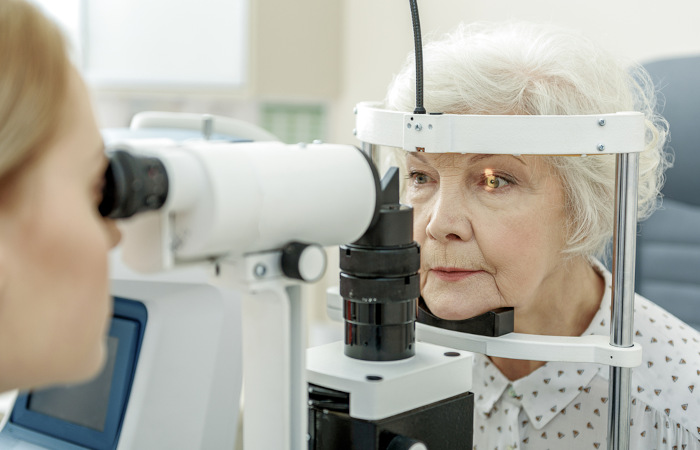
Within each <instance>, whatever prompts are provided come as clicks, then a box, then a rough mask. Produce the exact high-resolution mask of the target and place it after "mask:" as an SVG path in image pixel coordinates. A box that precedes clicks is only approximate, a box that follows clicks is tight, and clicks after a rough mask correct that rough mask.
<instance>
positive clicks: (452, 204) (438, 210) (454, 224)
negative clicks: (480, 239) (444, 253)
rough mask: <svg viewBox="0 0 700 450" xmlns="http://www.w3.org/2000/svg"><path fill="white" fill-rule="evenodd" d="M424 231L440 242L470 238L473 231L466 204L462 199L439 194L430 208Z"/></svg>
mask: <svg viewBox="0 0 700 450" xmlns="http://www.w3.org/2000/svg"><path fill="white" fill-rule="evenodd" d="M426 232H427V234H428V236H429V237H432V238H433V239H436V240H438V241H441V242H449V241H468V240H470V239H471V238H472V237H473V235H474V233H473V230H472V225H471V221H470V220H469V211H468V209H467V206H466V205H465V204H464V202H463V201H456V199H451V198H450V196H446V195H440V196H439V197H438V198H437V199H436V201H435V203H434V204H433V206H432V208H431V210H430V218H429V220H428V225H427V227H426Z"/></svg>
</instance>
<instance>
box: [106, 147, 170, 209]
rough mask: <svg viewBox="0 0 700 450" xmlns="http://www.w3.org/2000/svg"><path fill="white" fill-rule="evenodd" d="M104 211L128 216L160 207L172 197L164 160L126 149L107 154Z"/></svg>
mask: <svg viewBox="0 0 700 450" xmlns="http://www.w3.org/2000/svg"><path fill="white" fill-rule="evenodd" d="M107 156H108V158H109V165H108V166H107V171H106V172H105V185H104V188H103V190H102V202H101V203H100V206H99V211H100V214H101V215H102V216H103V217H109V218H111V219H125V218H127V217H131V216H133V215H134V214H136V213H139V212H142V211H148V210H157V209H160V208H161V207H162V206H163V204H165V201H166V200H167V198H168V173H167V172H166V169H165V166H164V165H163V162H162V161H161V160H159V159H158V158H154V157H150V156H140V155H133V154H131V153H129V152H128V151H125V150H113V151H110V152H109V153H108V154H107Z"/></svg>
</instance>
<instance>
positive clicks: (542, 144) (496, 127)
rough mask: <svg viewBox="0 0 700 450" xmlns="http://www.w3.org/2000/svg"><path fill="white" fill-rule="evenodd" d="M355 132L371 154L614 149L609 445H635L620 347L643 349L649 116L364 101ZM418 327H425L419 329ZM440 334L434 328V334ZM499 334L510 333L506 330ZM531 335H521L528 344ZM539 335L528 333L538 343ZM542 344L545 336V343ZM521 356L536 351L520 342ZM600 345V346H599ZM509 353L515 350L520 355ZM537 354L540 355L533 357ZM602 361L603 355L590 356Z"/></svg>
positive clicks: (486, 346)
mask: <svg viewBox="0 0 700 450" xmlns="http://www.w3.org/2000/svg"><path fill="white" fill-rule="evenodd" d="M355 114H356V116H357V117H356V123H357V128H356V129H355V134H356V136H357V137H358V138H359V139H360V140H361V141H362V142H363V144H362V148H363V150H365V151H366V152H367V153H369V154H370V155H372V153H373V151H374V148H375V146H377V145H385V146H392V147H399V148H403V149H404V150H407V151H417V152H428V153H486V154H513V155H525V154H527V155H570V156H587V155H598V154H615V155H616V166H617V170H616V179H615V185H616V195H615V228H614V237H613V252H614V253H613V268H612V273H613V288H612V323H611V332H610V338H609V349H608V350H607V351H606V352H603V353H607V354H609V356H611V360H612V361H613V362H614V364H612V365H611V366H610V399H611V401H610V403H609V417H610V421H609V427H608V448H609V449H628V448H629V436H630V430H629V423H630V401H631V388H630V382H631V370H630V364H631V363H632V362H637V364H638V363H639V362H641V361H640V359H639V357H640V355H636V356H634V357H630V360H629V361H625V360H623V359H616V358H615V357H614V355H615V354H618V350H621V349H624V350H625V351H626V350H627V349H630V353H634V352H637V353H638V352H639V351H641V348H639V345H638V344H634V342H633V341H632V332H633V331H632V330H633V321H634V264H635V246H636V224H637V185H638V178H639V153H640V152H641V151H643V150H644V141H645V129H644V116H643V115H642V113H639V112H619V113H616V114H595V115H581V116H519V115H511V116H486V115H454V114H438V115H424V114H413V113H406V112H400V111H390V110H386V109H382V107H381V104H379V103H372V102H363V103H360V104H358V105H357V107H356V109H355ZM419 329H420V328H419ZM435 336H436V334H435V333H433V337H435ZM495 339H497V340H504V341H507V340H509V339H510V340H511V342H510V343H511V344H514V345H515V344H516V342H515V341H512V338H509V337H501V338H495ZM528 339H529V338H527V337H525V335H520V336H519V337H518V340H517V342H519V343H520V344H523V343H525V342H527V341H528ZM538 339H540V338H539V337H537V338H535V337H532V338H531V339H530V341H531V344H533V347H532V348H533V349H534V348H537V345H535V344H537V341H538ZM482 344H483V350H484V351H485V352H486V354H487V355H493V356H498V355H496V354H494V353H489V352H494V351H496V349H498V353H500V352H501V351H503V350H504V349H505V348H506V346H505V345H494V342H493V341H488V342H487V341H484V342H483V343H482ZM540 344H541V343H540ZM599 344H600V343H596V344H595V345H592V346H591V348H592V349H594V350H593V351H591V352H590V354H591V355H592V357H593V359H596V358H598V356H597V355H599V354H600V350H601V349H600V347H599ZM520 349H521V350H523V353H521V354H520V356H517V357H518V358H524V359H527V357H529V356H528V355H529V354H530V353H532V352H530V351H529V346H524V345H521V346H520ZM595 349H598V350H597V351H595ZM511 357H516V356H515V354H513V356H511ZM534 359H537V358H534ZM591 362H599V361H595V360H594V361H591Z"/></svg>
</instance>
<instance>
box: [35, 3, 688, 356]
mask: <svg viewBox="0 0 700 450" xmlns="http://www.w3.org/2000/svg"><path fill="white" fill-rule="evenodd" d="M33 1H35V2H37V3H38V4H40V5H41V6H42V7H44V9H45V10H46V11H47V12H48V13H49V14H50V15H52V16H53V17H54V18H56V19H57V20H58V21H59V22H60V23H61V24H62V25H63V27H64V29H65V31H66V34H67V35H68V36H69V38H70V41H71V47H72V52H73V55H74V60H75V63H76V65H77V66H78V67H79V68H80V69H81V71H82V72H83V75H84V76H85V78H86V80H87V81H88V84H89V86H90V88H91V90H92V95H93V100H94V104H95V108H96V114H97V116H98V119H99V122H100V126H101V127H103V128H104V127H108V128H119V127H126V126H128V125H129V122H130V120H131V117H132V116H133V115H134V114H135V113H137V112H140V111H171V112H192V113H209V114H218V115H223V116H228V117H233V118H236V119H239V120H244V121H248V122H251V123H253V124H256V125H259V126H262V127H263V128H265V129H267V130H268V131H270V132H272V133H273V134H275V135H276V136H278V137H279V138H280V139H281V140H282V141H284V142H287V143H297V142H311V141H313V140H316V139H320V140H322V141H325V142H333V143H340V144H358V142H357V141H356V140H355V138H354V137H353V134H352V130H353V127H354V115H353V107H354V105H355V104H356V103H358V102H360V101H366V100H382V99H383V98H384V93H385V91H386V88H387V86H388V85H389V83H390V82H391V80H392V77H393V75H394V74H395V73H396V72H398V70H399V68H400V67H401V66H402V64H403V63H404V61H405V60H406V57H407V55H408V54H409V52H410V51H412V49H413V35H412V25H411V17H410V8H409V2H408V1H406V0H381V1H380V0H293V1H291V0H196V1H194V0H33ZM418 4H419V9H420V16H421V25H422V31H423V35H424V40H426V39H429V38H430V36H431V35H440V34H442V33H444V32H447V31H449V30H450V29H452V28H453V27H454V26H456V25H457V24H458V23H459V22H461V21H466V22H469V21H502V20H506V19H522V20H529V21H533V22H544V23H554V24H558V25H561V26H565V27H568V28H572V29H575V30H579V31H581V32H582V33H584V34H585V35H587V36H589V37H590V38H592V39H593V40H595V41H597V42H599V43H600V44H601V45H603V46H604V47H606V48H608V50H609V51H611V52H612V53H614V54H616V55H618V56H620V57H622V58H625V59H628V60H629V61H634V62H639V63H643V64H648V63H649V62H651V61H655V60H661V59H668V58H675V57H684V56H693V55H696V56H700V27H699V26H698V18H700V2H699V1H697V0H666V1H665V2H659V1H652V0H566V1H562V0H527V1H525V0H471V1H469V0H439V1H427V0H422V1H420V0H419V2H418ZM699 60H700V59H699ZM674 70H675V69H674ZM692 73H695V72H692ZM690 74H691V72H688V77H689V79H691V81H690V83H691V84H693V85H694V84H696V83H695V82H694V81H692V79H695V78H696V77H695V76H694V75H692V76H691V75H690ZM666 77H667V75H661V78H664V79H666ZM671 78H672V77H671ZM657 81H658V80H657ZM663 83H664V81H663V80H661V84H662V85H663ZM695 91H698V92H700V90H698V89H697V88H695ZM683 92H684V91H680V94H679V96H680V97H681V98H689V97H688V96H687V94H685V93H683ZM670 99H671V96H670V94H669V100H670ZM698 105H700V102H698V103H697V105H691V106H692V110H693V111H696V112H693V113H688V111H689V109H688V111H686V110H683V112H682V113H679V115H680V116H681V118H682V117H686V118H688V120H690V121H691V122H693V121H694V122H693V124H691V125H690V127H689V128H690V129H691V130H697V129H699V127H697V126H696V124H697V120H696V119H693V117H696V118H697V117H698V115H697V114H698V113H697V111H698V107H697V106H698ZM669 118H671V116H670V115H669ZM672 123H674V122H672ZM679 130H680V128H678V129H677V131H678V133H677V134H676V136H677V139H676V141H675V142H674V145H676V143H678V148H677V150H680V146H681V142H683V139H682V133H681V132H680V131H679ZM686 140H687V141H688V142H689V143H690V144H692V145H691V146H694V145H695V144H693V142H697V140H695V137H692V139H691V138H690V137H689V138H688V139H686ZM692 153H693V154H699V155H700V153H697V152H692ZM677 156H680V155H679V154H677ZM678 166H679V167H683V166H686V167H687V170H690V171H695V170H696V169H695V168H693V167H696V164H694V163H692V162H690V163H684V164H679V165H678ZM674 170H678V169H674ZM669 174H671V173H669ZM675 178H676V179H681V180H691V179H697V177H695V176H686V175H683V176H680V177H675ZM684 182H685V181H684ZM681 190H682V191H687V189H685V188H684V189H681ZM690 192H692V193H694V192H697V189H691V190H690ZM665 194H666V193H665ZM667 198H668V195H667ZM694 202H695V203H698V202H697V201H694ZM668 205H669V208H668V209H669V210H671V209H672V208H671V206H672V205H671V202H668ZM698 206H700V204H698V205H697V206H695V205H693V206H692V208H695V209H693V211H695V212H693V211H690V212H688V211H686V209H688V208H687V207H685V206H683V208H684V209H683V210H682V211H680V213H682V214H685V215H684V216H683V217H686V216H688V215H693V217H694V218H691V219H687V218H685V219H682V220H678V219H677V217H676V216H673V215H672V216H669V217H670V218H669V219H665V218H664V216H662V215H659V214H658V213H657V214H656V215H655V217H657V218H658V220H660V221H661V222H664V221H665V222H668V223H670V224H678V223H682V224H685V226H686V228H692V229H696V228H695V227H696V225H693V224H695V223H700V212H698V211H697V207H698ZM671 212H673V211H671ZM696 216H697V217H696ZM665 222H664V223H665ZM662 225H663V223H662ZM652 228H653V227H652V226H650V227H649V230H652ZM652 231H653V230H652ZM647 234H649V233H647ZM681 234H683V233H680V234H679V232H678V231H677V230H676V231H669V228H668V227H667V226H665V225H663V226H661V227H659V231H658V232H657V233H656V235H658V236H661V238H658V239H657V237H658V236H657V237H655V236H656V235H653V233H652V234H651V235H650V236H651V238H650V239H652V240H656V241H660V242H664V240H668V239H667V236H680V235H681ZM685 234H687V235H689V236H691V237H690V238H689V240H688V242H691V243H692V246H689V244H688V242H685V241H684V242H683V243H682V245H679V244H678V243H677V242H673V243H671V244H672V247H673V248H674V249H675V248H679V249H680V250H682V251H685V252H686V253H692V254H689V255H686V256H684V257H683V258H685V259H683V258H681V259H678V257H677V256H678V255H676V253H673V252H668V251H667V248H666V247H668V245H667V246H666V247H664V248H663V249H662V250H663V252H661V253H662V254H663V255H669V256H667V257H664V258H665V259H663V261H666V260H669V261H670V262H669V263H668V264H666V263H664V264H659V261H662V259H659V256H658V255H657V253H658V252H657V253H653V252H654V251H655V250H653V249H652V251H647V250H646V248H647V246H646V244H645V239H647V238H646V237H645V236H646V235H644V234H642V236H641V237H640V238H639V244H638V256H639V255H643V254H645V252H646V254H648V255H651V256H653V257H651V258H647V260H648V261H649V264H652V265H653V266H656V267H658V266H659V265H661V266H668V267H670V268H673V270H671V272H672V273H671V274H670V275H669V277H670V278H669V280H670V281H669V280H665V279H664V280H661V281H662V284H661V285H662V287H663V289H664V291H663V292H668V286H670V285H673V286H675V287H677V289H676V290H679V289H680V290H682V291H683V292H682V293H683V295H673V296H668V295H662V296H657V295H654V292H655V291H653V290H649V289H646V288H644V287H643V288H642V289H639V292H641V293H642V294H644V295H647V296H648V297H649V298H651V299H652V300H655V301H658V300H659V299H663V298H665V297H670V299H671V300H674V301H675V302H676V303H678V304H679V305H680V309H674V307H673V305H666V304H663V303H662V304H663V305H664V306H665V307H667V308H669V309H670V310H671V311H672V312H675V313H676V314H678V315H679V316H681V317H685V316H686V313H687V312H688V310H691V309H692V310H694V311H695V316H694V318H689V317H686V320H688V321H689V323H691V324H693V326H696V327H698V328H700V309H697V308H696V307H695V306H693V305H696V304H697V301H699V300H700V297H698V296H699V295H700V282H699V281H698V280H700V273H698V272H697V267H699V266H700V260H699V259H698V258H700V257H698V256H697V254H696V253H697V252H696V250H694V249H696V248H700V241H699V240H698V239H700V238H698V236H697V233H696V232H692V233H691V232H687V233H685ZM656 241H654V242H656ZM654 245H656V244H654ZM328 254H329V263H328V267H329V270H328V274H327V276H326V278H325V279H324V280H323V282H321V283H318V284H317V285H315V286H308V287H307V289H308V291H307V292H309V293H310V294H311V296H312V297H314V301H313V304H314V305H316V306H315V307H314V308H311V311H312V312H311V313H310V314H311V320H312V323H317V324H321V325H322V326H319V327H312V330H311V332H312V335H311V336H310V344H312V345H313V344H317V343H321V342H324V341H330V340H335V339H338V338H342V330H341V328H340V327H341V326H340V324H330V323H327V320H326V316H325V310H324V305H325V302H324V301H323V298H324V297H325V287H326V286H330V285H335V284H337V276H338V275H337V267H338V262H337V250H336V249H329V251H328ZM645 264H647V263H644V262H642V263H640V262H639V261H638V264H637V273H638V277H637V279H638V280H640V279H643V276H644V273H645V272H653V273H657V272H658V270H657V269H653V270H651V269H649V270H647V268H646V266H645ZM678 265H680V266H682V267H684V268H685V271H684V272H683V273H686V272H687V273H688V276H687V277H686V278H687V279H685V278H684V279H682V280H679V278H678V275H677V273H676V272H677V271H676V270H675V267H676V266H678ZM678 273H680V272H678ZM655 276H656V278H659V275H658V274H657V275H655ZM681 282H682V283H681ZM669 283H670V284H669ZM638 287H639V283H638ZM674 289H675V288H674ZM674 292H675V291H674ZM686 298H690V299H694V302H695V303H693V302H687V301H685V299H686ZM316 299H318V300H316ZM681 300H682V301H681ZM669 301H670V300H669ZM326 325H327V327H326V328H324V327H325V326H326ZM314 333H316V334H314Z"/></svg>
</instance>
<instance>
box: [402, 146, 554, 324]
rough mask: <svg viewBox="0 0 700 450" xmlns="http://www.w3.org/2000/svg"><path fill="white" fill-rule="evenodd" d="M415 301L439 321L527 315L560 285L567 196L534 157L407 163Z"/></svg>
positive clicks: (447, 157)
mask: <svg viewBox="0 0 700 450" xmlns="http://www.w3.org/2000/svg"><path fill="white" fill-rule="evenodd" d="M407 165H408V172H409V180H408V189H407V203H409V204H411V205H412V206H413V208H414V210H415V211H414V214H415V215H414V237H415V239H416V241H417V242H418V243H419V244H420V245H421V276H420V282H421V294H422V296H423V298H424V299H425V301H426V304H427V305H428V307H429V308H430V310H431V311H432V312H433V313H434V314H436V315H437V316H439V317H442V318H444V319H452V320H455V319H466V318H470V317H474V316H477V315H479V314H482V313H485V312H487V311H490V310H493V309H495V308H498V307H503V306H513V307H525V308H527V307H532V306H533V305H535V304H536V300H537V299H538V298H547V297H546V296H551V295H554V294H555V293H556V291H557V289H560V287H561V286H560V285H561V283H563V282H564V281H565V279H566V275H565V273H564V272H565V269H564V268H563V267H564V264H563V263H562V262H563V258H562V254H561V250H562V249H563V248H564V245H565V242H566V216H565V195H564V189H563V187H562V184H561V181H560V179H559V177H558V176H557V175H556V174H555V172H554V170H553V169H551V168H550V167H549V166H547V165H546V164H545V162H544V161H543V160H542V159H541V158H538V157H533V156H523V157H515V156H511V155H481V154H464V155H463V154H427V153H410V154H409V155H408V156H407Z"/></svg>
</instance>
